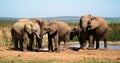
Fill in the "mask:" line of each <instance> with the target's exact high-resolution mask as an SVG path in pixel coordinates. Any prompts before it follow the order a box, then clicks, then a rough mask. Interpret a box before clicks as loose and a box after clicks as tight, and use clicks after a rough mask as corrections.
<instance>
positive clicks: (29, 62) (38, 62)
mask: <svg viewBox="0 0 120 63" xmlns="http://www.w3.org/2000/svg"><path fill="white" fill-rule="evenodd" d="M57 62H58V63H59V62H61V63H120V61H111V60H84V61H83V60H82V61H65V60H59V59H53V60H9V61H2V60H0V63H57Z"/></svg>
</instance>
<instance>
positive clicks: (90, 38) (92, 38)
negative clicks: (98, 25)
mask: <svg viewBox="0 0 120 63" xmlns="http://www.w3.org/2000/svg"><path fill="white" fill-rule="evenodd" d="M93 43H94V37H93V35H90V37H89V47H88V49H89V50H92V49H94V45H93Z"/></svg>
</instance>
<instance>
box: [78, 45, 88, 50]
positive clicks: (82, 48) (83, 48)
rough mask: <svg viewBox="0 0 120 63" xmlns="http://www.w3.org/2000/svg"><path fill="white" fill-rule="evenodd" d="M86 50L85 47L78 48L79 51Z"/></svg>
mask: <svg viewBox="0 0 120 63" xmlns="http://www.w3.org/2000/svg"><path fill="white" fill-rule="evenodd" d="M86 49H87V48H86V46H83V47H82V46H81V47H80V48H79V50H86Z"/></svg>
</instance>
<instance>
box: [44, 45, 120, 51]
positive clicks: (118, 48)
mask: <svg viewBox="0 0 120 63" xmlns="http://www.w3.org/2000/svg"><path fill="white" fill-rule="evenodd" d="M79 47H80V45H79V44H74V45H69V46H67V48H69V49H71V48H79ZM87 47H88V44H87ZM95 47H96V45H95V46H94V48H95ZM60 48H62V47H60ZM100 49H104V44H100ZM108 49H117V50H120V45H111V44H108ZM43 51H48V48H44V49H43Z"/></svg>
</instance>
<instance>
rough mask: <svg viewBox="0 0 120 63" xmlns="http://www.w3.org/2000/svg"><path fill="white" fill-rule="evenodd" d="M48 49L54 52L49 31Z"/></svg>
mask: <svg viewBox="0 0 120 63" xmlns="http://www.w3.org/2000/svg"><path fill="white" fill-rule="evenodd" d="M48 50H49V51H52V52H54V50H53V44H52V37H51V36H50V34H49V33H48Z"/></svg>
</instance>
